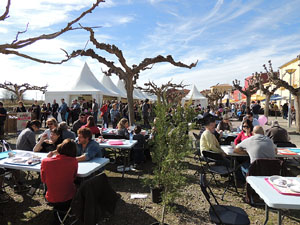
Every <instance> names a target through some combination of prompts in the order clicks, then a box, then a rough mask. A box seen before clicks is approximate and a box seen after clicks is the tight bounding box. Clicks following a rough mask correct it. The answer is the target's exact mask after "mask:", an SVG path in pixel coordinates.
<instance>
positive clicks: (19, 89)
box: [0, 81, 48, 101]
mask: <svg viewBox="0 0 300 225" xmlns="http://www.w3.org/2000/svg"><path fill="white" fill-rule="evenodd" d="M47 87H48V86H47V85H46V86H41V87H40V86H35V85H31V84H28V83H24V84H20V85H19V84H13V83H11V82H7V81H5V82H4V83H0V88H3V89H5V90H8V91H10V92H12V93H13V94H14V95H15V96H16V97H17V100H18V101H21V100H22V96H23V94H24V92H25V91H34V90H35V91H41V92H43V94H45V92H46V90H47Z"/></svg>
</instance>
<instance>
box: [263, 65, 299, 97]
mask: <svg viewBox="0 0 300 225" xmlns="http://www.w3.org/2000/svg"><path fill="white" fill-rule="evenodd" d="M268 63H269V69H268V68H267V66H266V65H265V64H264V65H263V68H264V69H265V71H266V72H267V74H268V76H269V78H270V79H271V80H272V82H273V83H274V84H275V85H276V86H278V87H284V88H285V89H287V90H289V91H290V92H291V93H292V94H293V95H298V94H299V93H300V87H299V88H294V87H293V86H292V85H290V84H289V83H288V82H286V81H285V80H282V79H280V77H279V72H274V70H273V67H272V62H271V60H269V62H268Z"/></svg>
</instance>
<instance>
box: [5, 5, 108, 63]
mask: <svg viewBox="0 0 300 225" xmlns="http://www.w3.org/2000/svg"><path fill="white" fill-rule="evenodd" d="M100 2H104V0H97V1H96V3H95V4H93V6H92V7H91V8H89V9H88V10H86V11H84V12H83V13H82V14H81V15H80V16H79V17H77V18H76V19H74V20H72V21H71V22H69V23H68V24H67V25H66V26H65V27H64V28H63V29H61V30H59V31H56V32H53V33H50V34H42V35H39V36H35V37H31V38H27V39H22V40H19V35H20V34H22V33H25V32H27V28H26V29H25V30H24V31H19V32H18V33H17V34H16V38H15V40H13V41H12V42H11V43H6V44H0V53H2V54H5V55H17V56H21V57H23V58H26V59H30V60H33V61H36V62H39V63H49V64H62V63H64V62H66V61H68V60H69V59H70V58H72V57H73V56H72V55H68V54H67V55H66V58H65V59H63V60H61V61H58V62H53V61H49V60H44V59H39V58H36V57H33V56H30V55H28V54H25V53H22V52H20V51H19V50H20V49H21V48H24V47H26V46H29V45H31V44H34V43H35V42H37V41H40V40H50V39H54V38H57V37H58V36H60V35H62V34H63V33H66V32H67V31H71V30H76V29H81V27H73V25H74V24H75V23H77V22H78V21H79V20H80V19H81V18H83V17H84V16H85V15H86V14H88V13H92V11H93V10H94V9H95V8H96V7H97V6H98V5H99V3H100ZM10 4H11V0H7V5H6V10H5V12H4V13H3V14H2V15H1V16H0V21H4V20H6V19H7V18H9V10H10ZM63 51H64V52H65V53H66V51H65V50H63Z"/></svg>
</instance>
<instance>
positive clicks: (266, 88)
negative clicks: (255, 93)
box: [253, 72, 279, 118]
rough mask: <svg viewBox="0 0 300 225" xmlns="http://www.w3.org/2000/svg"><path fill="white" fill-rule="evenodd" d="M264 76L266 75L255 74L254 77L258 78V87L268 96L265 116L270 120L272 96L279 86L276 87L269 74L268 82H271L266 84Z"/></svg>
mask: <svg viewBox="0 0 300 225" xmlns="http://www.w3.org/2000/svg"><path fill="white" fill-rule="evenodd" d="M275 73H276V72H275ZM264 74H265V73H262V72H261V73H255V74H253V76H255V77H256V80H257V84H256V85H258V87H259V89H260V90H261V91H262V93H263V94H264V95H265V96H266V99H265V108H264V115H265V117H267V118H268V117H269V106H270V99H271V96H272V95H273V94H274V93H275V91H276V90H277V89H278V88H279V86H277V85H274V84H273V83H272V82H271V79H270V75H269V74H268V73H267V81H269V82H267V83H265V79H264ZM276 76H278V74H277V73H276Z"/></svg>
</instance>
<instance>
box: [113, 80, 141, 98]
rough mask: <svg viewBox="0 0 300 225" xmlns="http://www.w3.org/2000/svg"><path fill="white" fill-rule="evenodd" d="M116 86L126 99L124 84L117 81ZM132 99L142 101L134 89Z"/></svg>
mask: <svg viewBox="0 0 300 225" xmlns="http://www.w3.org/2000/svg"><path fill="white" fill-rule="evenodd" d="M116 86H117V88H118V89H119V90H120V91H121V92H122V93H125V96H126V98H127V91H126V89H125V84H124V82H123V81H122V80H118V82H117V85H116ZM133 99H143V97H142V96H140V95H139V93H138V92H137V90H136V89H133Z"/></svg>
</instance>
